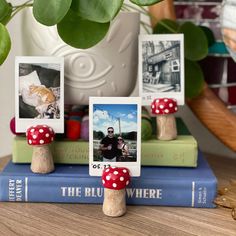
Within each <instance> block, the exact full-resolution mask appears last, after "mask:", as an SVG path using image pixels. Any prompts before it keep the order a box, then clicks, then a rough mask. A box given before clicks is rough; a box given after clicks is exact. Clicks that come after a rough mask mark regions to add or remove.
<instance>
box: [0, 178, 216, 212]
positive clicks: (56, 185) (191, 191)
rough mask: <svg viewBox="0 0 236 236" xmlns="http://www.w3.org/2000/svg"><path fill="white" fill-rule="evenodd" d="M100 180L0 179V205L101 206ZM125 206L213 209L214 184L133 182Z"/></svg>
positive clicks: (101, 188) (146, 180) (134, 179)
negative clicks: (15, 203) (20, 203)
mask: <svg viewBox="0 0 236 236" xmlns="http://www.w3.org/2000/svg"><path fill="white" fill-rule="evenodd" d="M100 182H101V180H100V178H71V177H70V178H68V177H67V178H62V177H57V178H56V177H39V176H37V177H35V176H29V177H23V176H4V175H3V176H1V179H0V201H13V202H58V203H102V202H103V191H104V189H103V187H102V185H101V183H100ZM126 194H127V204H130V205H161V206H184V207H201V208H213V207H214V204H213V200H214V198H215V196H216V182H214V181H212V182H207V181H206V182H199V181H188V180H187V181H186V180H184V181H178V182H177V181H173V180H165V181H164V180H155V183H154V181H153V180H152V179H144V180H142V181H140V179H139V178H133V180H132V184H131V186H129V187H128V188H127V189H126Z"/></svg>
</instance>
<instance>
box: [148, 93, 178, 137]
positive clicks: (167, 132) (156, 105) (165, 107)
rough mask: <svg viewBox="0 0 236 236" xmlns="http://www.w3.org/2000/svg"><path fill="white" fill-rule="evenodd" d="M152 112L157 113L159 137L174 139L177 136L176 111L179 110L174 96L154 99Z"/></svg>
mask: <svg viewBox="0 0 236 236" xmlns="http://www.w3.org/2000/svg"><path fill="white" fill-rule="evenodd" d="M151 109H152V114H154V115H156V122H157V139H160V140H166V141H167V140H173V139H176V138H177V129H176V122H175V117H174V115H173V114H174V113H175V112H177V111H178V106H177V101H176V100H175V99H173V98H158V99H154V100H153V102H152V104H151Z"/></svg>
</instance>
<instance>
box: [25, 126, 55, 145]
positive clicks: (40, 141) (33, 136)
mask: <svg viewBox="0 0 236 236" xmlns="http://www.w3.org/2000/svg"><path fill="white" fill-rule="evenodd" d="M26 136H27V141H28V144H29V145H46V144H49V143H51V142H52V141H53V139H54V136H55V133H54V131H53V129H52V128H50V127H49V126H47V125H35V126H32V127H30V128H28V129H27V131H26Z"/></svg>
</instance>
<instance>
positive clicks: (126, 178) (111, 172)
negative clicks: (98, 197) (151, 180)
mask: <svg viewBox="0 0 236 236" xmlns="http://www.w3.org/2000/svg"><path fill="white" fill-rule="evenodd" d="M102 183H103V186H104V187H105V188H109V189H114V190H121V189H123V188H125V187H126V186H127V185H128V184H129V183H130V173H129V169H127V168H125V167H108V168H106V169H104V171H103V174H102Z"/></svg>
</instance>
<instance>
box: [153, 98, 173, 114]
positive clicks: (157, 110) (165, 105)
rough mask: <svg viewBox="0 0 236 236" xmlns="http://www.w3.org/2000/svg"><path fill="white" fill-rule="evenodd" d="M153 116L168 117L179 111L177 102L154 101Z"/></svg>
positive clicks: (167, 99) (171, 99)
mask: <svg viewBox="0 0 236 236" xmlns="http://www.w3.org/2000/svg"><path fill="white" fill-rule="evenodd" d="M151 109H152V114H154V115H168V114H172V113H175V112H177V111H178V106H177V101H176V100H175V99H173V98H158V99H154V100H153V102H152V104H151Z"/></svg>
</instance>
